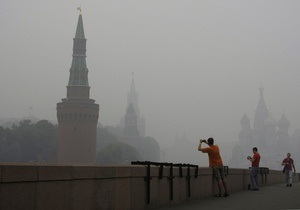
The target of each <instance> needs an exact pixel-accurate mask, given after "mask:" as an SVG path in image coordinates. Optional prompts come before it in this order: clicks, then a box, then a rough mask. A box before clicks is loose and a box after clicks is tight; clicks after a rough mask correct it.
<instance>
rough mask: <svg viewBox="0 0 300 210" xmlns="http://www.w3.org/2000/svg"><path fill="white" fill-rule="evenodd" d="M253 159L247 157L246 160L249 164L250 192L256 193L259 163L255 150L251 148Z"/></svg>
mask: <svg viewBox="0 0 300 210" xmlns="http://www.w3.org/2000/svg"><path fill="white" fill-rule="evenodd" d="M252 151H253V154H254V155H253V157H250V156H248V157H247V159H248V160H249V161H250V162H251V172H250V176H251V182H252V189H251V190H252V191H258V190H259V182H258V176H259V161H260V155H259V153H258V152H257V151H258V150H257V148H256V147H253V149H252Z"/></svg>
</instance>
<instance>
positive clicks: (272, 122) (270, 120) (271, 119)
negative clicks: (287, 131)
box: [265, 112, 277, 125]
mask: <svg viewBox="0 0 300 210" xmlns="http://www.w3.org/2000/svg"><path fill="white" fill-rule="evenodd" d="M265 125H277V121H276V119H275V118H274V117H273V115H272V114H271V112H270V113H269V116H268V117H267V119H266V121H265Z"/></svg>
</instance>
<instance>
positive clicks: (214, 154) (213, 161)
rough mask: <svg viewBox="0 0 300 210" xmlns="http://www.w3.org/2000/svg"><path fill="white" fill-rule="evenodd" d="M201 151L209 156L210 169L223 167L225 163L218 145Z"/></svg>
mask: <svg viewBox="0 0 300 210" xmlns="http://www.w3.org/2000/svg"><path fill="white" fill-rule="evenodd" d="M200 151H202V152H203V153H207V154H208V158H209V166H210V167H213V166H223V162H222V158H221V156H220V150H219V147H218V145H211V146H209V147H207V148H201V150H200Z"/></svg>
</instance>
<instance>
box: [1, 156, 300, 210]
mask: <svg viewBox="0 0 300 210" xmlns="http://www.w3.org/2000/svg"><path fill="white" fill-rule="evenodd" d="M133 164H134V165H127V166H123V165H122V166H63V165H42V164H16V163H15V164H0V180H1V181H0V209H22V210H25V209H30V210H33V209H43V210H47V209H51V210H53V209H55V210H60V209H63V210H65V209H68V210H69V209H72V210H73V209H74V210H77V209H78V210H79V209H80V210H82V209H85V210H88V209H101V210H113V209H116V210H142V209H154V208H159V207H166V206H170V205H177V204H180V203H182V202H187V201H189V200H195V199H200V198H205V197H209V196H212V195H213V194H215V193H216V192H217V184H216V182H215V181H214V179H213V176H212V171H211V169H210V168H201V167H198V166H195V165H191V164H171V163H151V162H134V163H133ZM227 170H228V175H227V182H228V186H229V190H230V192H233V191H240V190H247V189H248V185H249V183H250V178H249V169H231V168H229V169H228V168H227ZM227 170H225V171H227ZM284 176H285V175H284V174H283V173H282V172H281V171H273V170H265V173H263V174H262V175H261V183H262V185H269V184H275V183H283V182H284V181H285V177H284ZM294 181H299V174H297V176H296V177H294Z"/></svg>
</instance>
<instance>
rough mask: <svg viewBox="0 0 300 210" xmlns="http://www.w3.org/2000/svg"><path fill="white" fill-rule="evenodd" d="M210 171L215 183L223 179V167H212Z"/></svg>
mask: <svg viewBox="0 0 300 210" xmlns="http://www.w3.org/2000/svg"><path fill="white" fill-rule="evenodd" d="M212 169H213V173H214V177H215V178H216V180H217V181H219V180H221V179H225V175H224V168H223V166H213V167H212Z"/></svg>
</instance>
